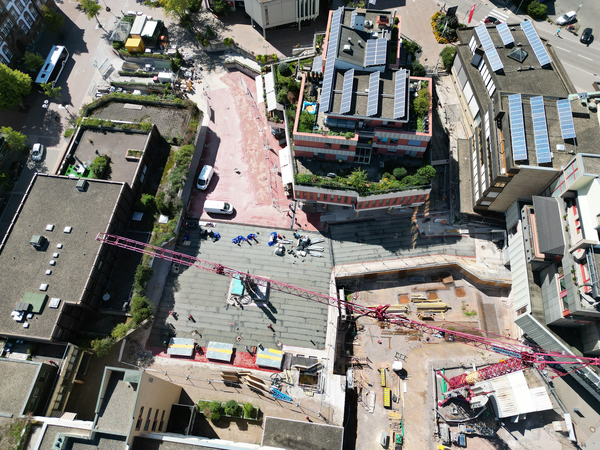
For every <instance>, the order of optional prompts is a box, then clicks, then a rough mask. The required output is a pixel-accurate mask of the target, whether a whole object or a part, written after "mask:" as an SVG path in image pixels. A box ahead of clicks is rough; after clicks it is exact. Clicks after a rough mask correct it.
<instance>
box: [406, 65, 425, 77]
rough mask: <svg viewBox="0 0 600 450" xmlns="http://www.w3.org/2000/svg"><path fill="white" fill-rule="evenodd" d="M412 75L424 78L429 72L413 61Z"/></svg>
mask: <svg viewBox="0 0 600 450" xmlns="http://www.w3.org/2000/svg"><path fill="white" fill-rule="evenodd" d="M410 74H411V75H412V76H414V77H424V76H425V75H426V74H427V72H426V71H425V67H423V65H422V64H421V63H420V62H419V61H413V63H412V71H411V73H410Z"/></svg>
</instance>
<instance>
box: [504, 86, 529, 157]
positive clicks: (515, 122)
mask: <svg viewBox="0 0 600 450" xmlns="http://www.w3.org/2000/svg"><path fill="white" fill-rule="evenodd" d="M508 109H509V119H510V140H511V142H512V152H513V158H514V160H515V161H524V160H526V159H527V141H526V140H525V123H524V121H523V105H522V104H521V94H514V95H509V96H508Z"/></svg>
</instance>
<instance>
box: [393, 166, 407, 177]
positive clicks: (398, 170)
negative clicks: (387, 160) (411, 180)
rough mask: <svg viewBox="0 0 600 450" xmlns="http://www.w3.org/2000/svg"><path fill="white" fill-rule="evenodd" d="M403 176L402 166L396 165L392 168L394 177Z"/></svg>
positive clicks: (404, 174)
mask: <svg viewBox="0 0 600 450" xmlns="http://www.w3.org/2000/svg"><path fill="white" fill-rule="evenodd" d="M405 176H406V169H405V168H404V167H396V168H395V169H394V178H396V180H399V179H401V178H404V177H405Z"/></svg>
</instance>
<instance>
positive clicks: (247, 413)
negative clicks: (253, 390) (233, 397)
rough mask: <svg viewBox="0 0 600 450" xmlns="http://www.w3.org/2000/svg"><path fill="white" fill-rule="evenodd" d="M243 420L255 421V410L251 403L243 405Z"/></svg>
mask: <svg viewBox="0 0 600 450" xmlns="http://www.w3.org/2000/svg"><path fill="white" fill-rule="evenodd" d="M244 418H246V419H256V410H255V409H254V406H253V405H252V403H244Z"/></svg>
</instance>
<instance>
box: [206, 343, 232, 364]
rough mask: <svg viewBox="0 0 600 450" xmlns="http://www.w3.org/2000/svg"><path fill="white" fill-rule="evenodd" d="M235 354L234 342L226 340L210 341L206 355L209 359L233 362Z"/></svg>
mask: <svg viewBox="0 0 600 450" xmlns="http://www.w3.org/2000/svg"><path fill="white" fill-rule="evenodd" d="M232 355H233V344H227V343H225V342H213V341H211V342H209V343H208V348H207V349H206V357H207V358H208V359H216V360H218V361H225V362H231V356H232Z"/></svg>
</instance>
